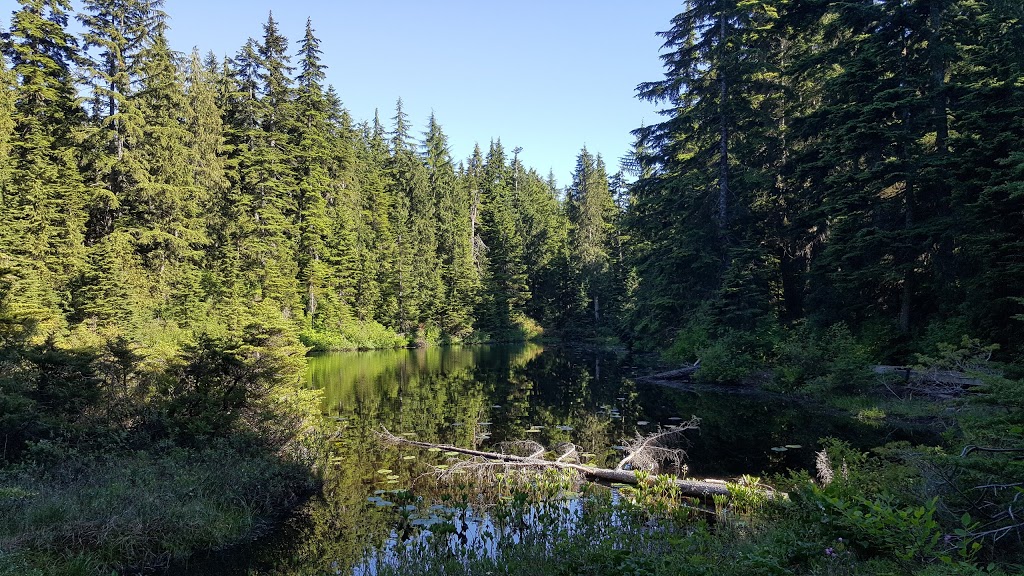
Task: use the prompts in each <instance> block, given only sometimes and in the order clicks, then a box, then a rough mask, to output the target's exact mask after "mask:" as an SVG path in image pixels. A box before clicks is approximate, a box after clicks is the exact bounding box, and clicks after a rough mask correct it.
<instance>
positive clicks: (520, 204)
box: [2, 2, 617, 348]
mask: <svg viewBox="0 0 1024 576" xmlns="http://www.w3.org/2000/svg"><path fill="white" fill-rule="evenodd" d="M22 5H23V7H22V9H21V10H19V11H17V12H16V13H15V15H14V17H13V18H12V21H11V30H10V31H9V32H8V33H6V35H5V38H6V49H5V53H6V55H7V58H6V60H7V62H9V63H10V65H9V66H8V70H7V71H6V72H5V74H4V82H5V90H4V98H5V106H4V123H3V130H4V136H3V137H4V140H3V142H4V146H5V149H6V150H8V151H9V154H6V155H5V156H6V158H5V160H6V164H5V165H4V171H3V211H4V212H3V218H4V221H5V223H6V225H5V227H4V234H3V240H2V242H3V244H2V254H3V259H4V267H5V270H7V274H6V276H5V277H6V278H7V282H6V285H5V286H6V287H5V296H4V306H5V310H7V311H8V314H9V315H12V316H17V317H22V318H26V319H28V318H30V319H31V320H32V322H33V323H34V324H35V325H36V333H37V334H38V335H39V336H40V337H45V336H46V335H49V334H61V335H63V334H67V333H68V332H69V331H70V332H75V331H86V332H93V333H95V332H98V331H99V332H103V331H110V332H113V333H119V334H127V335H130V336H132V337H139V335H140V334H144V333H152V332H153V331H166V330H168V329H170V327H173V328H174V329H182V330H193V329H199V330H201V325H202V324H203V323H208V322H211V321H213V322H222V321H224V319H225V318H229V317H231V318H234V317H235V316H237V315H239V314H241V315H243V316H254V317H260V316H264V317H266V316H270V317H275V318H277V319H279V320H283V321H284V322H285V323H287V324H290V325H292V326H293V327H294V329H295V330H297V331H301V332H302V333H303V337H304V340H305V341H306V343H307V344H310V345H312V346H314V347H330V348H356V347H381V346H385V347H387V346H394V345H401V344H404V343H405V341H406V340H408V341H410V342H415V341H417V340H418V341H420V342H424V341H429V342H438V341H442V340H443V341H456V342H457V341H463V340H465V339H466V338H467V337H469V336H471V335H472V334H474V333H475V334H476V338H477V339H478V340H480V339H489V338H494V337H497V338H522V337H524V336H526V335H529V334H532V333H533V332H537V331H539V328H538V326H537V325H536V321H539V320H543V321H544V324H545V325H551V326H553V327H559V328H565V327H567V326H570V325H571V321H572V320H574V319H575V316H577V315H579V310H577V309H578V308H580V307H583V306H585V305H589V301H590V300H593V302H594V306H595V307H594V316H595V318H600V317H601V316H600V314H601V311H600V309H599V308H598V306H599V304H598V302H599V300H598V298H599V297H598V296H597V294H596V293H595V294H591V292H594V291H596V290H599V289H600V290H605V291H606V290H608V289H609V288H610V287H605V286H600V288H598V286H599V285H600V284H601V283H602V282H605V280H604V276H606V275H607V268H608V260H609V257H608V255H607V245H608V237H610V234H609V233H608V231H607V228H608V227H609V226H610V224H611V222H612V220H613V219H614V218H615V214H616V212H617V210H616V207H615V205H614V204H613V203H612V200H611V196H610V193H609V190H608V177H607V175H606V169H605V167H604V164H603V161H602V160H601V158H600V157H599V156H598V157H595V156H593V155H591V154H590V153H588V152H587V151H586V150H585V149H584V150H583V151H582V152H581V153H580V156H579V161H578V168H577V170H576V175H575V176H574V181H573V183H572V185H571V186H570V187H569V188H568V191H569V194H568V197H567V200H565V201H564V202H563V201H562V200H561V197H560V193H559V192H558V191H556V189H555V182H554V181H553V178H551V177H548V178H544V177H541V176H540V175H539V174H538V173H537V172H536V171H534V170H531V169H528V168H526V167H525V166H523V165H522V163H521V162H520V161H519V159H518V154H517V152H516V151H515V150H512V151H508V152H506V150H505V148H504V147H503V145H502V143H501V142H500V141H499V140H492V141H491V143H490V146H489V148H488V149H487V150H486V153H485V152H484V151H483V150H481V149H480V148H479V146H478V147H477V149H476V150H474V152H473V155H472V156H471V157H469V158H467V159H465V160H464V161H456V160H454V159H453V158H452V157H451V154H450V152H449V147H448V143H447V138H446V136H445V134H444V132H443V131H442V128H441V124H440V123H439V121H438V120H437V119H435V118H433V117H431V118H429V120H428V121H427V126H426V130H425V132H424V133H423V135H422V138H421V139H417V138H416V137H415V136H414V128H413V127H412V125H411V123H410V120H409V118H408V116H407V114H406V113H405V112H404V111H403V108H402V102H401V100H399V101H398V103H397V105H396V106H395V109H394V115H393V116H392V118H391V121H390V124H389V126H388V127H387V128H385V126H384V125H382V123H381V121H380V119H379V118H374V119H373V120H372V121H371V122H364V123H360V124H355V123H354V121H353V120H352V119H351V117H350V116H349V114H348V113H347V111H346V110H345V109H344V107H343V105H342V103H341V99H340V97H339V95H338V94H337V93H336V91H335V90H334V89H333V88H332V87H330V86H327V85H326V84H325V77H326V76H325V75H326V71H325V68H324V66H323V64H322V63H321V52H320V48H319V45H320V41H319V40H318V39H317V37H316V35H315V31H314V29H313V26H312V24H311V23H309V24H308V25H307V27H306V30H305V34H304V36H302V38H301V40H300V41H299V42H298V43H296V44H295V45H294V46H293V45H292V44H290V43H289V42H288V40H287V39H286V38H285V37H284V36H283V35H282V32H281V30H280V29H279V27H278V25H277V23H276V22H275V21H274V19H273V16H271V17H270V18H269V19H268V20H267V22H266V24H265V25H264V27H263V34H262V37H261V39H260V40H252V39H250V40H249V41H248V42H247V43H246V44H245V45H244V46H243V47H242V48H240V49H239V51H238V53H237V54H236V55H235V56H234V57H232V58H229V59H226V60H224V61H220V60H218V59H217V58H215V57H213V56H212V55H209V56H206V57H201V56H200V55H199V54H198V53H193V54H191V55H189V56H183V55H181V54H179V53H176V52H174V51H172V49H171V48H170V47H169V46H168V44H167V39H166V28H167V23H166V20H167V17H166V15H165V14H164V13H163V12H161V11H160V10H159V3H157V2H86V3H85V4H84V7H85V12H84V13H83V14H82V15H80V16H79V20H80V21H81V23H82V25H83V26H84V27H85V30H86V31H85V32H84V34H83V35H82V37H81V38H75V37H73V36H71V35H70V34H69V33H68V32H67V30H66V28H65V24H66V21H67V18H68V17H69V16H68V10H69V5H68V3H66V2H23V3H22ZM83 98H84V104H83V103H82V99H83ZM567 273H568V274H567ZM599 277H600V278H599ZM531 319H533V320H531ZM236 323H237V321H236ZM399 334H400V335H401V337H399V336H398V335H399ZM403 339H404V340H403Z"/></svg>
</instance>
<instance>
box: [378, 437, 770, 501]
mask: <svg viewBox="0 0 1024 576" xmlns="http://www.w3.org/2000/svg"><path fill="white" fill-rule="evenodd" d="M379 435H380V437H381V438H382V439H383V440H384V441H385V442H388V443H391V444H396V445H402V446H414V447H417V448H424V449H428V450H429V449H431V448H434V449H439V450H444V451H447V452H456V453H459V454H465V455H467V456H474V457H477V458H483V459H485V460H488V461H501V462H508V463H512V464H516V465H522V466H530V467H537V468H557V469H560V470H574V471H576V472H579V473H580V474H582V475H583V476H585V477H587V478H589V479H592V480H593V479H597V480H604V481H607V482H616V483H621V484H636V483H637V475H636V471H635V470H623V469H622V468H616V469H609V468H598V467H595V466H587V465H585V464H578V463H575V462H565V461H562V460H545V459H543V458H541V457H540V456H539V455H538V454H537V453H534V454H533V455H531V456H518V455H515V454H506V453H503V452H487V451H482V450H473V449H470V448H461V447H459V446H452V445H450V444H435V443H432V442H420V441H417V440H410V439H408V438H403V437H401V436H395V435H394V434H392V433H391V432H389V431H388V430H387V429H386V428H385V429H384V430H383V432H381V433H379ZM631 457H634V453H632V452H631V453H630V455H629V456H627V458H626V459H629V458H631ZM626 459H624V460H626ZM674 483H675V485H676V486H677V487H678V488H679V490H680V491H681V492H682V493H683V494H685V495H687V496H697V497H702V498H703V497H709V496H714V495H724V496H728V495H729V489H728V485H727V483H726V482H725V481H724V480H714V479H707V480H691V479H684V478H676V479H675V480H674ZM758 488H759V489H760V490H762V491H763V492H764V493H765V494H766V495H767V496H769V497H775V496H776V495H777V493H776V492H775V491H774V490H772V489H771V488H768V487H764V486H759V487H758Z"/></svg>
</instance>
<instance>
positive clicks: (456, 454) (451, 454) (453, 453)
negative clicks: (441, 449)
mask: <svg viewBox="0 0 1024 576" xmlns="http://www.w3.org/2000/svg"><path fill="white" fill-rule="evenodd" d="M444 455H445V456H458V455H459V453H458V452H453V451H451V450H449V451H447V452H445V453H444Z"/></svg>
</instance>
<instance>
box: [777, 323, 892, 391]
mask: <svg viewBox="0 0 1024 576" xmlns="http://www.w3.org/2000/svg"><path fill="white" fill-rule="evenodd" d="M869 364H870V359H869V356H868V352H867V349H866V348H865V347H864V346H862V345H860V344H859V343H858V342H857V340H856V339H855V338H854V337H853V333H852V332H850V329H849V328H848V327H847V326H846V325H845V324H834V325H832V326H830V327H828V328H827V329H825V330H824V331H819V330H816V329H814V328H812V327H810V326H808V325H802V326H800V327H798V328H796V329H794V330H792V331H790V332H789V334H787V336H786V338H785V339H784V340H783V341H782V343H781V344H780V345H779V350H778V353H777V359H776V361H775V363H774V367H775V384H776V386H778V387H780V388H781V389H783V390H787V391H792V390H818V391H826V390H841V391H856V390H860V389H863V388H864V387H866V386H867V385H869V384H870V383H872V382H873V381H874V376H873V374H872V373H871V371H870V370H869V368H868V366H869Z"/></svg>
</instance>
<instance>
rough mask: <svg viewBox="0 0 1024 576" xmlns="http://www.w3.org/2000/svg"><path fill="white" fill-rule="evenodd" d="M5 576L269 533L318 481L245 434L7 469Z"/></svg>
mask: <svg viewBox="0 0 1024 576" xmlns="http://www.w3.org/2000/svg"><path fill="white" fill-rule="evenodd" d="M0 486H3V488H2V489H0V492H2V494H0V543H2V548H3V549H4V550H5V552H6V554H7V557H6V558H4V559H3V562H2V563H0V574H10V575H11V576H14V575H16V574H17V575H27V574H92V573H99V572H105V573H108V574H109V573H110V572H111V571H113V570H116V569H118V568H125V567H134V568H142V567H155V566H162V565H165V564H167V563H168V562H170V561H172V560H180V559H182V558H185V557H187V556H188V555H190V554H191V553H192V552H194V551H196V550H200V549H217V548H221V547H224V546H227V545H231V544H234V543H237V542H239V541H244V540H248V539H251V538H253V537H255V536H258V535H260V534H262V533H263V532H264V531H265V530H266V529H267V528H268V527H269V526H270V525H271V523H272V522H273V521H274V520H275V519H276V518H277V517H278V516H279V515H280V514H281V513H282V511H285V510H287V509H289V508H290V507H291V506H293V505H294V504H295V503H296V502H297V501H298V499H299V498H300V497H301V496H302V494H303V492H304V491H308V490H309V489H311V488H312V483H311V480H310V477H309V474H308V470H307V469H306V468H305V467H304V466H302V465H300V464H298V463H296V462H288V461H285V460H282V459H280V458H276V457H274V456H273V455H268V454H267V453H266V452H265V451H264V450H263V449H262V448H261V447H260V446H259V445H258V444H253V443H250V442H246V441H244V440H243V439H233V440H231V441H221V442H217V443H216V445H214V446H210V447H207V448H182V447H173V448H167V449H164V450H160V449H158V448H155V449H152V450H150V451H136V452H120V453H117V452H110V453H107V454H79V455H75V456H72V457H71V459H62V460H61V462H60V463H57V462H52V463H45V464H39V465H32V466H23V467H20V468H18V469H11V470H6V471H4V472H3V473H0Z"/></svg>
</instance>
